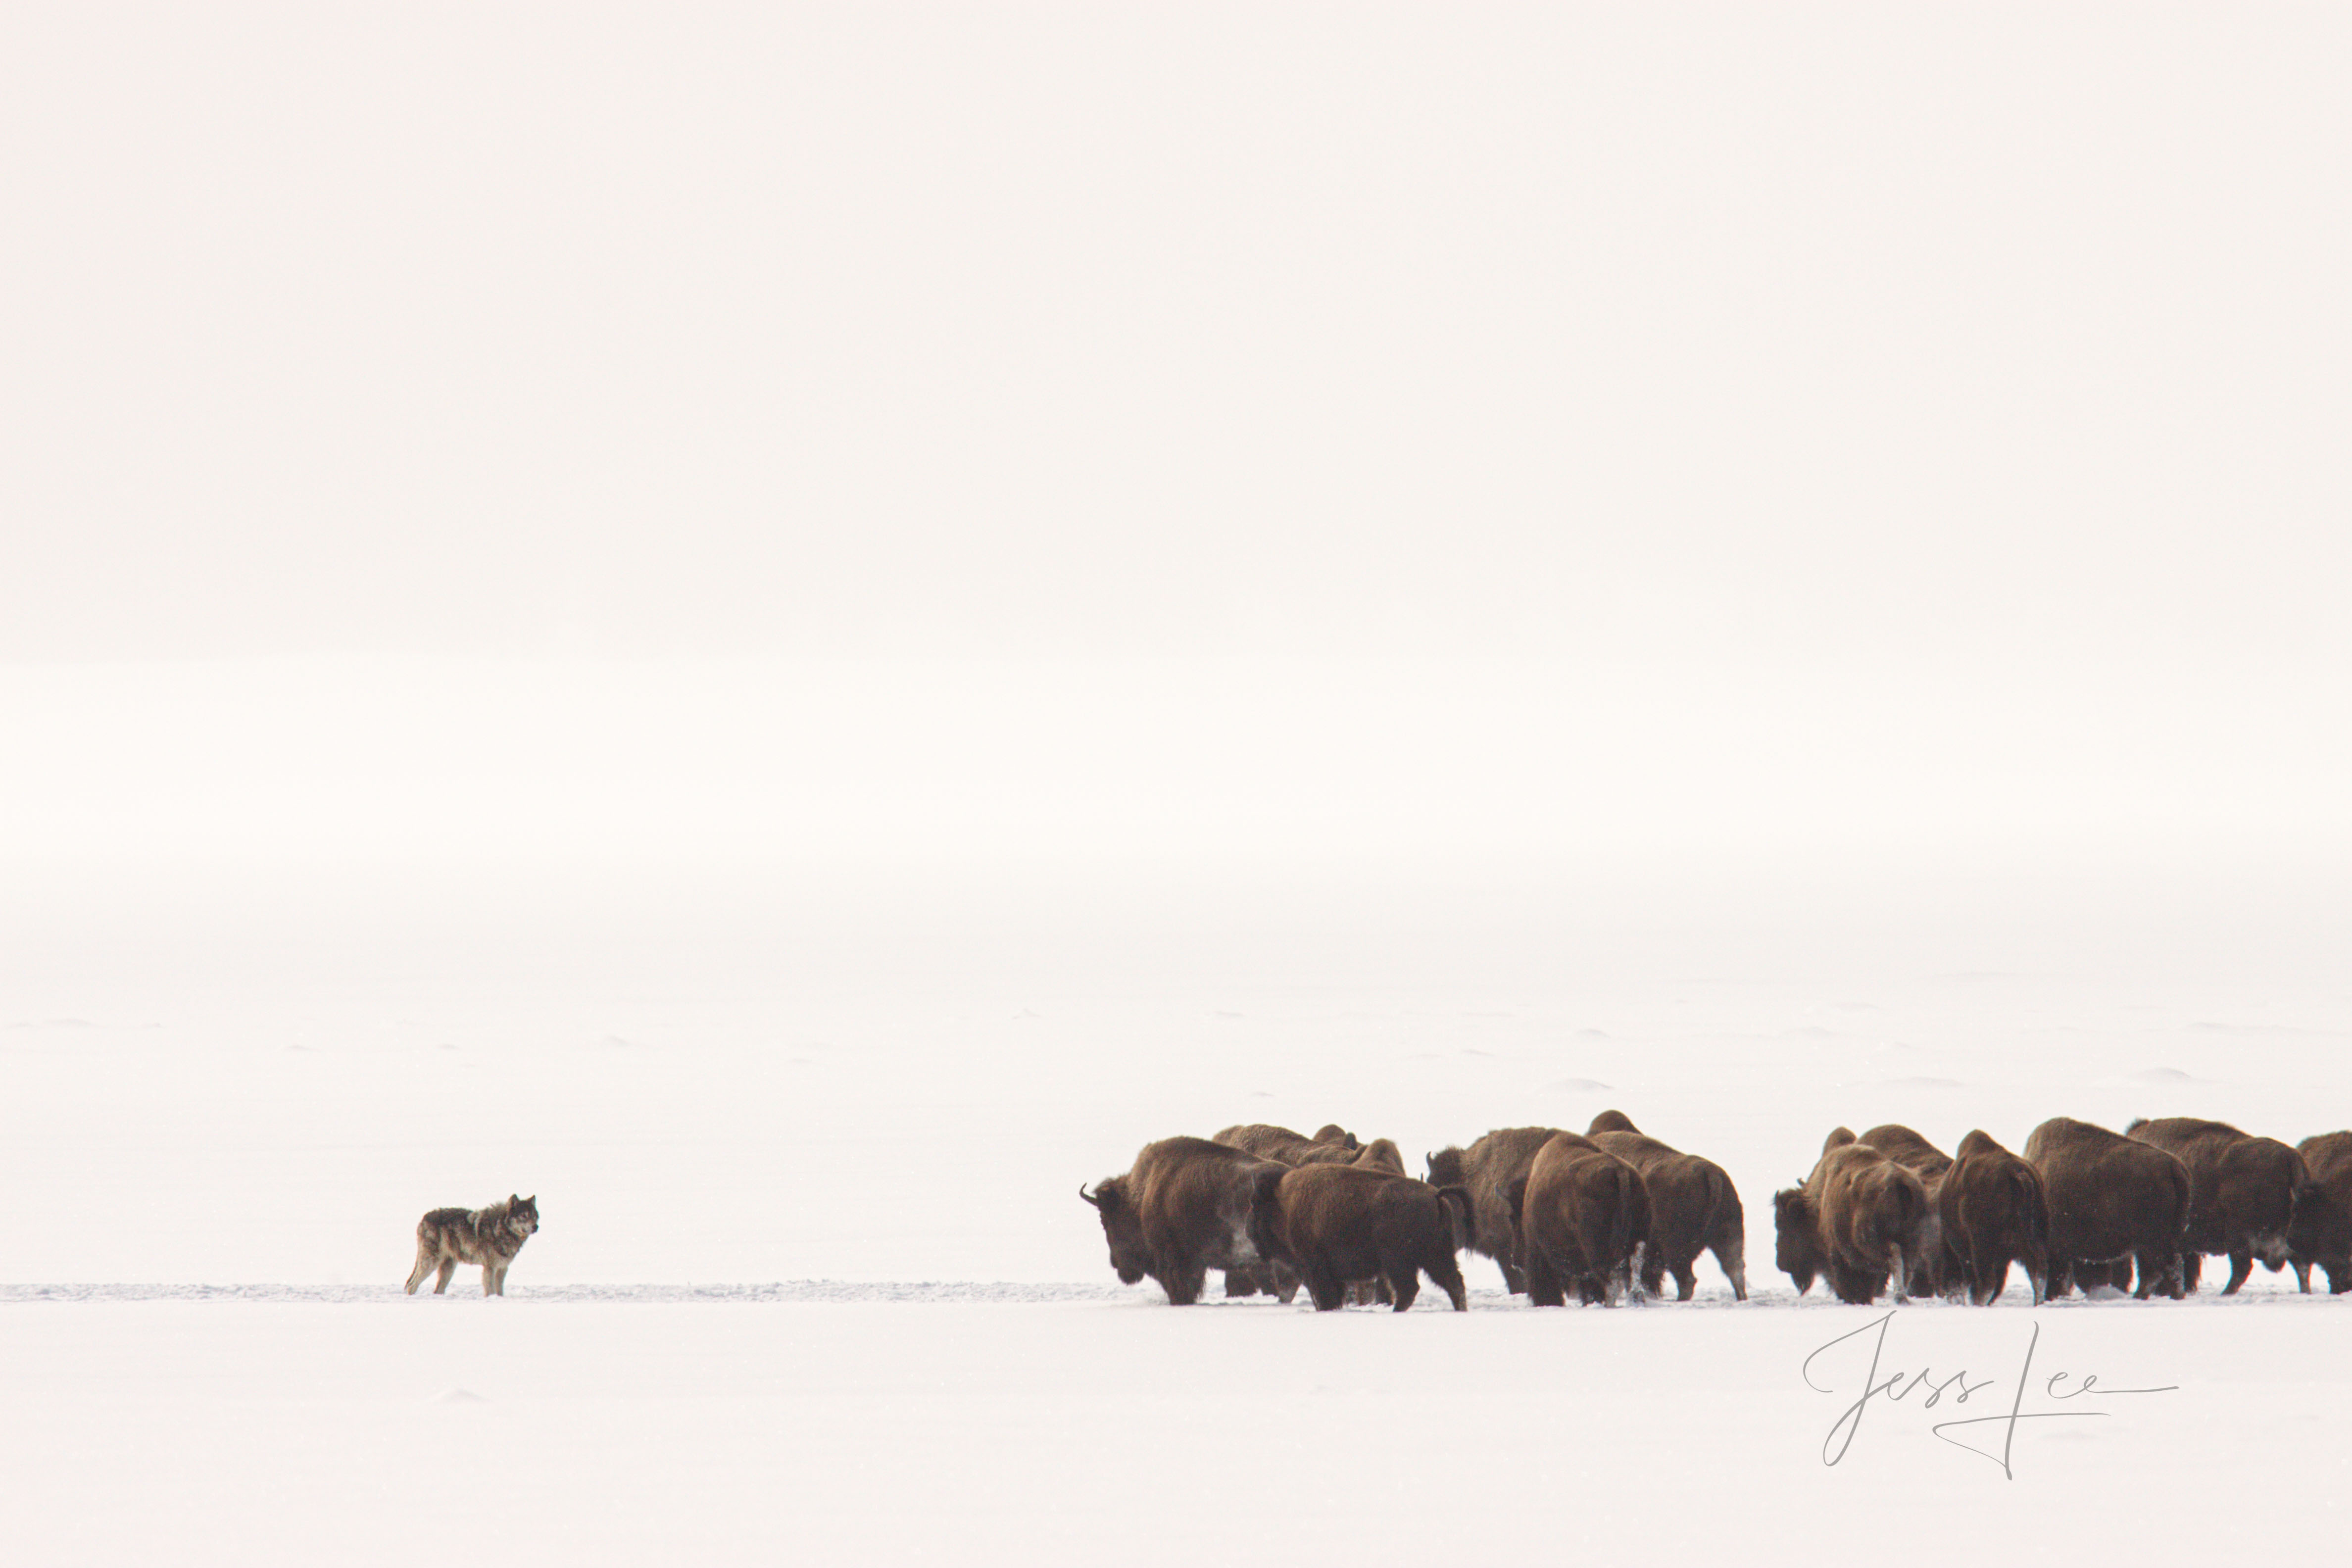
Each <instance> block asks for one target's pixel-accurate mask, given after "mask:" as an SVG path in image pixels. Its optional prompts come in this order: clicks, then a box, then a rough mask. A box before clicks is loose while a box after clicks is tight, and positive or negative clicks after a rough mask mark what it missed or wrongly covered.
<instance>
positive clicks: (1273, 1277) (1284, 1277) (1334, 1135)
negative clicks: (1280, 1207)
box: [1210, 1121, 1404, 1305]
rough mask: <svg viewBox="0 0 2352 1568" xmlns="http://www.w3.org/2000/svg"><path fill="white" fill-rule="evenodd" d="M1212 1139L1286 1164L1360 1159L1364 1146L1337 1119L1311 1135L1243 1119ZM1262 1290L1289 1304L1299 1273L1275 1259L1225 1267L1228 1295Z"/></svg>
mask: <svg viewBox="0 0 2352 1568" xmlns="http://www.w3.org/2000/svg"><path fill="white" fill-rule="evenodd" d="M1210 1142H1213V1143H1223V1144H1227V1145H1230V1146H1231V1147H1233V1148H1235V1149H1241V1150H1245V1151H1247V1152H1250V1153H1252V1154H1255V1155H1256V1156H1257V1157H1258V1158H1260V1159H1262V1160H1279V1161H1281V1162H1282V1163H1284V1164H1286V1165H1319V1164H1335V1163H1336V1164H1345V1163H1348V1162H1349V1161H1360V1158H1361V1151H1362V1148H1363V1145H1361V1144H1360V1143H1358V1142H1356V1135H1355V1134H1354V1133H1352V1132H1350V1131H1348V1130H1347V1129H1345V1128H1343V1127H1341V1126H1340V1125H1339V1123H1338V1122H1336V1121H1333V1122H1326V1123H1324V1124H1323V1125H1322V1126H1320V1127H1318V1128H1317V1129H1316V1130H1315V1136H1313V1137H1312V1138H1308V1137H1306V1136H1304V1135H1302V1134H1300V1133H1297V1132H1293V1131H1291V1130H1290V1129H1289V1128H1287V1127H1276V1126H1273V1125H1271V1124H1270V1123H1267V1122H1264V1121H1251V1122H1244V1123H1243V1124H1241V1125H1239V1126H1235V1127H1228V1128H1226V1129H1225V1130H1224V1131H1222V1132H1220V1133H1218V1134H1217V1135H1216V1136H1215V1137H1214V1138H1213V1139H1211V1140H1210ZM1390 1146H1391V1148H1393V1147H1395V1145H1393V1144H1391V1145H1390ZM1397 1164H1398V1167H1399V1173H1400V1174H1402V1167H1403V1164H1404V1162H1403V1161H1402V1159H1399V1160H1398V1162H1397ZM1261 1290H1263V1291H1265V1293H1266V1294H1267V1295H1269V1296H1273V1297H1276V1298H1278V1299H1279V1300H1282V1301H1283V1302H1284V1303H1285V1304H1286V1305H1287V1304H1288V1303H1289V1301H1290V1300H1291V1299H1292V1298H1293V1297H1295V1296H1297V1294H1298V1277H1297V1275H1296V1274H1294V1273H1293V1272H1291V1270H1290V1268H1289V1267H1288V1266H1287V1265H1286V1264H1281V1263H1275V1262H1266V1263H1259V1264H1255V1265H1253V1266H1252V1267H1250V1268H1228V1269H1226V1270H1225V1294H1226V1295H1227V1296H1255V1295H1256V1294H1257V1293H1258V1292H1259V1291H1261Z"/></svg>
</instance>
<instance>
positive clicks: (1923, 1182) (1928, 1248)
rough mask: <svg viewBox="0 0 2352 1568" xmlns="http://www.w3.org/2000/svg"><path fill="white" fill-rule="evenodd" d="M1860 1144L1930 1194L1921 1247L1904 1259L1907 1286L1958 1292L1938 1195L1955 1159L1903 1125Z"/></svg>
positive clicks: (1887, 1127)
mask: <svg viewBox="0 0 2352 1568" xmlns="http://www.w3.org/2000/svg"><path fill="white" fill-rule="evenodd" d="M1858 1142H1864V1143H1867V1144H1869V1145H1870V1146H1871V1147H1872V1148H1874V1149H1875V1150H1877V1151H1878V1152H1880V1153H1882V1154H1884V1155H1885V1156H1886V1157H1887V1158H1888V1159H1890V1160H1892V1161H1894V1162H1895V1163H1896V1164H1898V1165H1900V1166H1902V1167H1903V1168H1904V1169H1905V1170H1906V1171H1908V1172H1910V1173H1912V1174H1913V1175H1915V1176H1916V1177H1918V1178H1919V1185H1920V1186H1921V1187H1922V1188H1924V1189H1926V1191H1927V1223H1926V1224H1925V1225H1923V1226H1920V1227H1919V1244H1918V1246H1917V1247H1915V1248H1913V1249H1912V1251H1911V1253H1910V1255H1909V1256H1908V1257H1906V1258H1905V1259H1904V1267H1905V1274H1906V1279H1905V1280H1904V1283H1905V1284H1906V1286H1908V1287H1909V1288H1910V1289H1912V1290H1914V1291H1916V1292H1918V1293H1920V1294H1922V1295H1928V1296H1940V1295H1942V1294H1944V1292H1945V1291H1947V1290H1950V1289H1958V1285H1959V1260H1958V1258H1953V1257H1951V1256H1950V1255H1949V1254H1948V1252H1947V1251H1946V1250H1945V1247H1944V1221H1943V1215H1942V1212H1941V1210H1939V1209H1938V1208H1937V1202H1936V1197H1937V1191H1938V1190H1939V1189H1940V1188H1941V1187H1942V1186H1943V1184H1944V1173H1946V1172H1947V1171H1949V1170H1950V1169H1951V1168H1952V1157H1951V1156H1950V1155H1949V1154H1947V1153H1945V1152H1943V1151H1942V1150H1941V1149H1938V1148H1937V1147H1936V1146H1935V1145H1934V1144H1933V1143H1930V1142H1927V1139H1926V1138H1925V1137H1923V1136H1921V1135H1920V1134H1919V1133H1917V1132H1916V1131H1912V1130H1911V1129H1910V1128H1908V1127H1906V1126H1904V1125H1903V1124H1902V1123H1901V1122H1899V1121H1889V1122H1885V1123H1884V1124H1883V1125H1881V1126H1877V1127H1874V1128H1872V1129H1871V1130H1870V1131H1867V1132H1865V1133H1864V1134H1863V1135H1862V1137H1861V1138H1860V1140H1858Z"/></svg>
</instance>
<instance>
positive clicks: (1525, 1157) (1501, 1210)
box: [1428, 1127, 1559, 1295]
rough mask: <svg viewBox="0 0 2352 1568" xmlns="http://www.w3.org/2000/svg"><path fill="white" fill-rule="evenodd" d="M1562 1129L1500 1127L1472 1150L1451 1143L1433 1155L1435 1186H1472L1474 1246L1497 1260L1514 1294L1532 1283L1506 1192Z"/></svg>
mask: <svg viewBox="0 0 2352 1568" xmlns="http://www.w3.org/2000/svg"><path fill="white" fill-rule="evenodd" d="M1558 1131H1559V1128H1557V1127H1498V1128H1496V1130H1495V1131H1492V1132H1489V1133H1487V1134H1486V1136H1485V1137H1484V1138H1481V1139H1479V1140H1477V1141H1476V1142H1474V1143H1472V1144H1471V1145H1470V1147H1468V1148H1467V1149H1463V1148H1457V1147H1455V1146H1454V1145H1451V1144H1449V1145H1447V1146H1446V1147H1445V1148H1443V1149H1440V1150H1439V1151H1438V1152H1436V1153H1434V1154H1432V1155H1430V1156H1429V1158H1428V1168H1429V1180H1430V1184H1432V1185H1433V1186H1440V1187H1452V1186H1459V1187H1466V1188H1468V1189H1469V1192H1470V1204H1471V1210H1472V1220H1473V1223H1472V1225H1471V1228H1470V1241H1469V1247H1470V1250H1471V1251H1473V1252H1483V1253H1485V1254H1486V1256H1487V1257H1489V1258H1493V1259H1494V1260H1495V1264H1496V1267H1497V1268H1500V1269H1502V1271H1503V1284H1504V1287H1505V1288H1506V1289H1509V1290H1511V1291H1512V1292H1514V1293H1515V1294H1521V1295H1524V1294H1525V1293H1526V1291H1527V1288H1528V1281H1527V1277H1526V1276H1525V1275H1524V1274H1522V1273H1521V1272H1520V1271H1519V1261H1518V1254H1517V1251H1516V1250H1515V1248H1516V1247H1517V1241H1516V1238H1515V1237H1514V1236H1513V1234H1512V1224H1511V1205H1510V1200H1509V1199H1508V1198H1507V1197H1506V1196H1505V1195H1504V1193H1505V1190H1506V1189H1507V1187H1508V1186H1509V1185H1510V1184H1512V1183H1513V1182H1516V1181H1518V1180H1519V1179H1520V1178H1522V1177H1524V1176H1525V1175H1526V1174H1527V1173H1528V1170H1529V1168H1531V1167H1532V1166H1533V1165H1534V1164H1535V1161H1536V1153H1537V1151H1538V1150H1540V1149H1541V1148H1542V1147H1543V1146H1544V1145H1545V1144H1546V1143H1549V1142H1551V1139H1552V1135H1553V1134H1554V1133H1556V1132H1558Z"/></svg>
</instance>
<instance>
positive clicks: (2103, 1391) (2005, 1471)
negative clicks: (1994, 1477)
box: [1802, 1311, 2180, 1480]
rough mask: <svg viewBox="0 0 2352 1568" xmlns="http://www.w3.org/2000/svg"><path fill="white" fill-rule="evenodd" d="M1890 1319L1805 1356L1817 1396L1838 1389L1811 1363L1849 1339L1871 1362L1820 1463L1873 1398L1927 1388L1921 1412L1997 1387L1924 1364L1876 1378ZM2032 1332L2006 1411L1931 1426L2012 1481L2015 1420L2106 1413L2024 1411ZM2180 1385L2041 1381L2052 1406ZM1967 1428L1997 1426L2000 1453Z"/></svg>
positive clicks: (1897, 1398)
mask: <svg viewBox="0 0 2352 1568" xmlns="http://www.w3.org/2000/svg"><path fill="white" fill-rule="evenodd" d="M1894 1321H1895V1314H1894V1313H1893V1312H1891V1311H1890V1312H1888V1313H1886V1314H1885V1316H1884V1317H1880V1318H1875V1319H1873V1320H1872V1321H1869V1322H1867V1323H1864V1325H1863V1326H1862V1327H1860V1328H1858V1329H1856V1330H1854V1331H1853V1332H1851V1333H1844V1334H1840V1335H1839V1336H1838V1337H1837V1338H1835V1339H1833V1340H1832V1341H1831V1342H1829V1343H1827V1344H1825V1345H1823V1346H1822V1348H1821V1349H1819V1350H1817V1351H1815V1352H1813V1353H1812V1354H1811V1355H1809V1356H1807V1357H1806V1358H1805V1364H1804V1366H1803V1368H1802V1372H1803V1375H1804V1379H1805V1385H1806V1386H1807V1387H1809V1388H1811V1389H1812V1390H1813V1391H1814V1392H1815V1393H1817V1394H1836V1393H1838V1392H1840V1390H1838V1389H1836V1388H1824V1387H1822V1385H1821V1384H1818V1383H1816V1382H1814V1381H1813V1363H1815V1362H1817V1361H1819V1360H1821V1359H1822V1357H1823V1356H1825V1355H1827V1354H1829V1352H1832V1351H1834V1350H1836V1349H1837V1348H1838V1347H1839V1346H1840V1345H1843V1344H1845V1343H1847V1342H1849V1341H1854V1340H1860V1339H1862V1338H1863V1337H1864V1335H1868V1336H1869V1339H1868V1344H1869V1347H1870V1362H1869V1367H1868V1370H1867V1371H1866V1372H1865V1373H1864V1375H1863V1379H1862V1393H1861V1394H1860V1395H1859V1396H1858V1397H1857V1398H1856V1399H1855V1400H1854V1402H1853V1404H1852V1405H1847V1406H1846V1407H1845V1409H1844V1411H1843V1413H1841V1414H1840V1415H1839V1416H1838V1418H1837V1419H1836V1420H1835V1421H1833V1422H1832V1423H1831V1424H1830V1429H1829V1434H1828V1436H1825V1437H1823V1438H1822V1464H1824V1465H1834V1464H1836V1463H1837V1462H1838V1461H1839V1460H1840V1459H1843V1458H1845V1455H1846V1450H1847V1449H1848V1448H1850V1447H1853V1439H1854V1435H1855V1434H1856V1433H1858V1432H1860V1431H1861V1430H1862V1417H1863V1415H1864V1411H1866V1410H1867V1409H1868V1408H1869V1406H1870V1402H1871V1401H1872V1400H1873V1399H1885V1401H1887V1402H1888V1403H1889V1404H1899V1403H1901V1402H1902V1401H1904V1400H1906V1399H1908V1398H1909V1397H1910V1396H1911V1395H1913V1394H1917V1393H1919V1392H1920V1391H1921V1390H1923V1389H1924V1390H1926V1391H1927V1397H1926V1398H1925V1399H1924V1400H1922V1401H1920V1405H1919V1407H1920V1408H1921V1409H1923V1410H1933V1409H1935V1408H1936V1407H1937V1405H1940V1404H1942V1403H1943V1399H1944V1396H1945V1395H1946V1394H1951V1395H1952V1403H1953V1404H1954V1405H1966V1404H1967V1403H1968V1402H1969V1395H1971V1394H1981V1393H1983V1392H1984V1391H1985V1390H1986V1389H1988V1388H1994V1387H1998V1386H1999V1385H2000V1380H1999V1379H1997V1378H1990V1377H1989V1378H1986V1379H1984V1380H1983V1381H1981V1382H1978V1383H1971V1382H1969V1374H1968V1373H1966V1372H1965V1371H1962V1372H1956V1373H1952V1374H1951V1375H1950V1376H1948V1377H1946V1378H1944V1379H1942V1380H1941V1381H1940V1382H1939V1381H1937V1379H1936V1378H1934V1377H1932V1376H1931V1375H1930V1374H1929V1373H1930V1369H1928V1368H1927V1367H1921V1368H1920V1369H1919V1370H1918V1371H1917V1372H1916V1373H1907V1372H1895V1373H1890V1374H1889V1375H1888V1376H1887V1377H1886V1378H1885V1381H1884V1382H1882V1381H1880V1378H1879V1371H1878V1368H1879V1363H1880V1361H1881V1360H1882V1358H1883V1357H1884V1356H1885V1351H1886V1331H1887V1327H1888V1325H1889V1324H1891V1323H1893V1322H1894ZM2041 1340H2042V1325H2041V1324H2039V1323H2036V1324H2034V1325H2032V1334H2031V1335H2030V1336H2029V1337H2028V1338H2027V1340H2026V1342H2025V1360H2024V1361H2023V1363H2021V1364H2020V1365H2019V1367H2018V1369H2017V1384H2016V1388H2015V1390H2014V1391H2013V1392H2012V1393H2011V1395H2010V1400H2009V1409H2008V1410H2007V1411H2006V1412H2004V1413H2002V1414H2000V1415H1970V1416H1962V1417H1960V1418H1959V1419H1958V1420H1953V1421H1941V1422H1938V1423H1937V1424H1936V1426H1934V1427H1933V1428H1931V1430H1933V1431H1934V1433H1935V1434H1936V1436H1938V1437H1941V1438H1942V1439H1943V1440H1944V1441H1945V1442H1947V1443H1949V1444H1951V1445H1952V1446H1953V1447H1956V1448H1959V1449H1962V1450H1964V1451H1966V1452H1968V1453H1971V1454H1974V1455H1975V1456H1976V1457H1977V1458H1980V1459H1990V1460H1991V1461H1992V1462H1993V1463H1994V1464H1996V1465H1999V1466H2000V1473H2001V1474H2002V1475H2004V1476H2007V1477H2008V1478H2009V1479H2011V1480H2015V1479H2017V1475H2016V1472H2015V1471H2013V1470H2012V1469H2011V1468H2010V1450H2011V1447H2012V1446H2013V1445H2014V1444H2015V1443H2016V1441H2017V1424H2018V1423H2019V1422H2021V1421H2049V1420H2055V1419H2058V1418H2061V1417H2064V1416H2087V1415H2107V1414H2108V1412H2106V1411H2105V1410H2080V1409H2076V1410H2027V1409H2026V1408H2025V1390H2026V1384H2028V1382H2029V1381H2031V1379H2032V1373H2033V1351H2034V1347H2035V1346H2036V1345H2037V1344H2039V1343H2040V1342H2041ZM1860 1352H1861V1346H1859V1345H1856V1346H1855V1347H1854V1352H1853V1353H1854V1355H1855V1358H1856V1363H1857V1364H1859V1357H1860ZM1823 1370H1824V1375H1827V1370H1828V1369H1826V1368H1824V1369H1823ZM2070 1382H2071V1383H2072V1384H2074V1386H2073V1387H2072V1388H2071V1389H2069V1388H2066V1387H2064V1386H2063V1385H2064V1384H2068V1383H2070ZM2179 1386H2180V1385H2179V1384H2166V1385H2165V1386H2164V1387H2162V1388H2102V1387H2100V1386H2099V1377H2098V1374H2097V1373H2088V1374H2086V1375H2085V1376H2083V1377H2081V1378H2076V1377H2074V1374H2073V1373H2064V1372H2057V1373H2051V1374H2050V1375H2049V1376H2048V1377H2047V1378H2045V1379H2044V1380H2043V1386H2042V1397H2043V1398H2044V1399H2047V1400H2050V1401H2051V1402H2053V1403H2055V1404H2064V1403H2068V1402H2071V1401H2074V1400H2077V1399H2101V1398H2105V1397H2107V1396H2109V1395H2121V1394H2170V1393H2172V1392H2173V1391H2174V1390H2176V1389H2178V1388H2179ZM1969 1426H1998V1427H1999V1429H2000V1452H1999V1453H1998V1454H1996V1453H1993V1452H1991V1451H1990V1450H1989V1449H1985V1448H1980V1447H1977V1446H1976V1445H1975V1444H1973V1443H1969V1442H1966V1441H1963V1440H1962V1439H1961V1438H1959V1437H1957V1436H1952V1434H1953V1432H1954V1431H1955V1430H1956V1429H1958V1428H1960V1427H1969Z"/></svg>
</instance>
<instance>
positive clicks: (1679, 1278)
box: [1642, 1242, 1690, 1301]
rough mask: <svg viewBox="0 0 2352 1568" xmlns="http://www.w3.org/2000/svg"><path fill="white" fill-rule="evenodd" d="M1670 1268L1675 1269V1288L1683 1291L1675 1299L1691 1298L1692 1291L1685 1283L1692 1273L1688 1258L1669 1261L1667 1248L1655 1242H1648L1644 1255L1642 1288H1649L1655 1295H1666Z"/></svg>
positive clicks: (1685, 1299) (1684, 1299)
mask: <svg viewBox="0 0 2352 1568" xmlns="http://www.w3.org/2000/svg"><path fill="white" fill-rule="evenodd" d="M1669 1268H1672V1269H1673V1270H1674V1275H1675V1289H1677V1290H1680V1291H1681V1292H1682V1294H1681V1295H1679V1296H1677V1297H1676V1298H1675V1300H1681V1301H1687V1300H1690V1291H1689V1290H1688V1289H1685V1287H1684V1285H1683V1281H1684V1280H1685V1279H1687V1278H1689V1275H1690V1264H1689V1262H1688V1261H1687V1260H1684V1261H1681V1262H1679V1263H1675V1262H1670V1261H1668V1259H1667V1258H1666V1249H1665V1248H1664V1247H1660V1246H1658V1245H1657V1244H1656V1243H1655V1242H1652V1243H1650V1244H1648V1247H1647V1249H1646V1250H1645V1251H1644V1252H1643V1255H1642V1289H1644V1290H1647V1291H1648V1292H1649V1293H1650V1294H1651V1295H1653V1296H1663V1295H1664V1294H1665V1293H1666V1271H1667V1269H1669Z"/></svg>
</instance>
